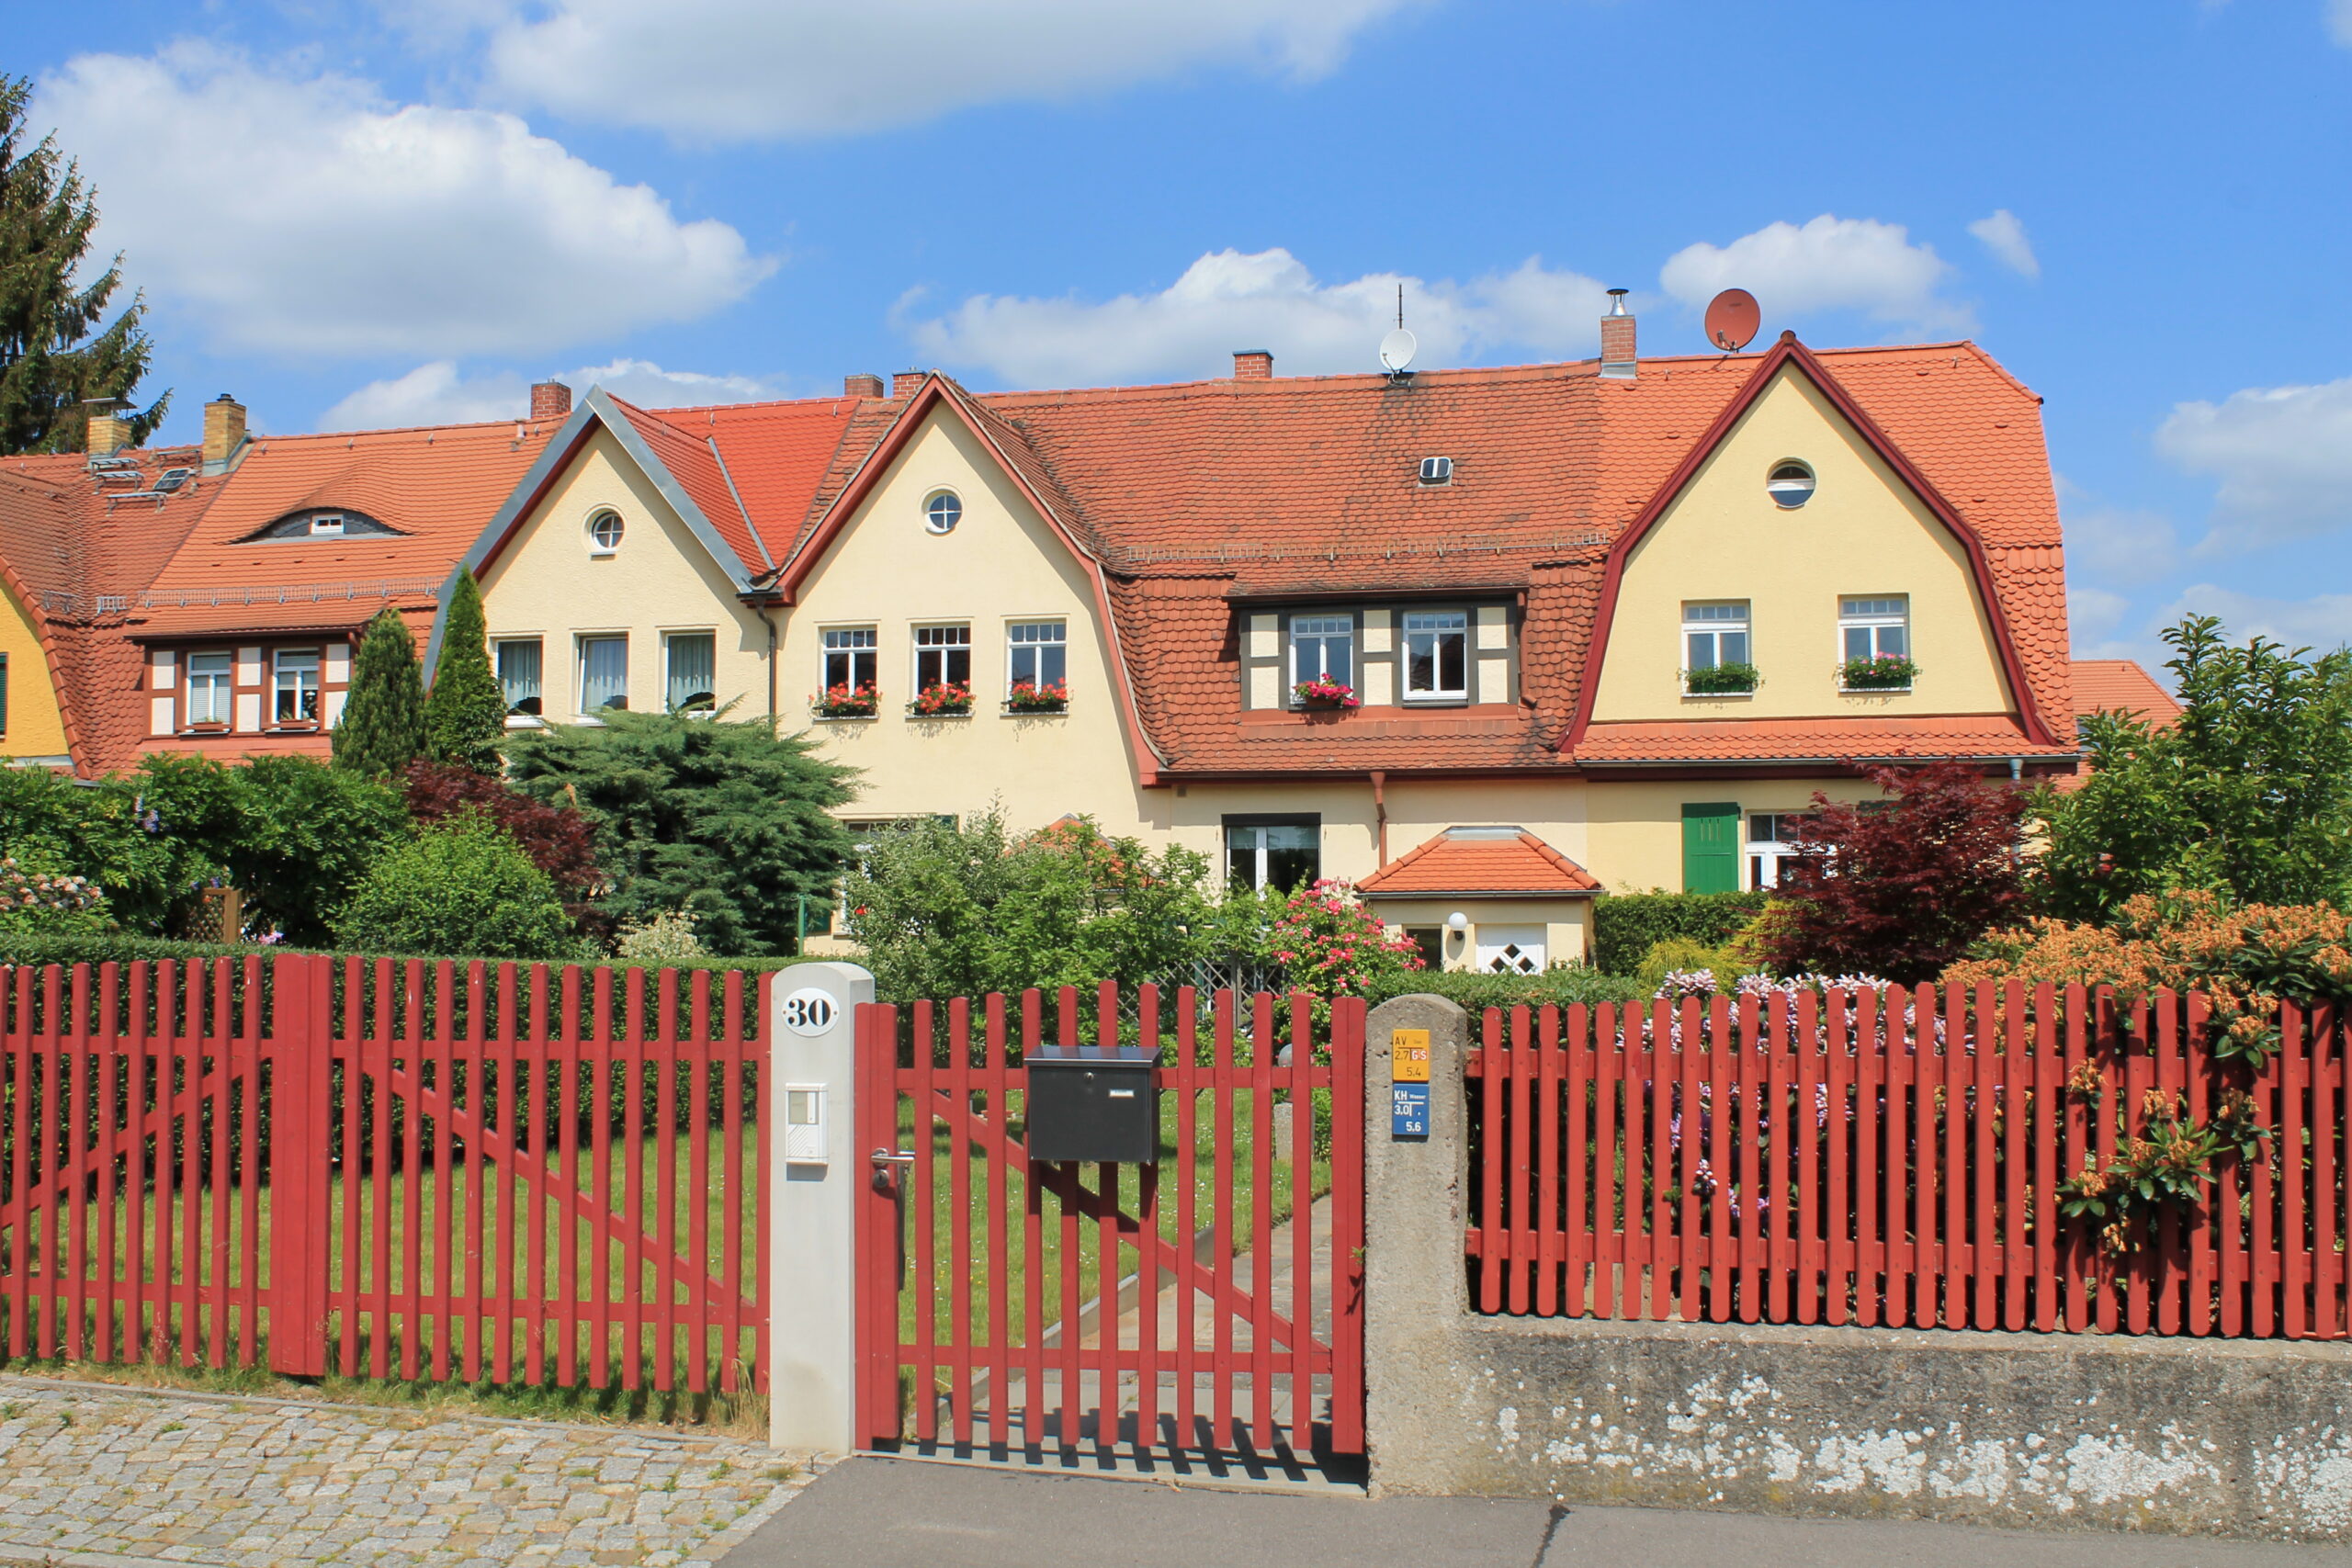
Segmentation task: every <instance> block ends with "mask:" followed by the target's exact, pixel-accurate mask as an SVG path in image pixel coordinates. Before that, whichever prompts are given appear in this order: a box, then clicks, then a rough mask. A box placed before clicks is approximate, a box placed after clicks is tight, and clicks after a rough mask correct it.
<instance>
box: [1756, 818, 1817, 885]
mask: <svg viewBox="0 0 2352 1568" xmlns="http://www.w3.org/2000/svg"><path fill="white" fill-rule="evenodd" d="M1810 815H1811V813H1810V812H1804V811H1750V812H1748V813H1747V814H1746V817H1745V818H1744V822H1745V826H1744V827H1743V828H1742V829H1741V830H1740V832H1741V839H1740V844H1741V849H1742V852H1744V853H1745V854H1746V855H1747V889H1748V891H1749V892H1751V893H1758V892H1762V891H1764V890H1766V889H1768V888H1772V887H1778V886H1780V885H1781V866H1782V864H1783V863H1786V862H1787V861H1790V860H1792V859H1793V858H1794V857H1795V855H1796V846H1795V845H1793V844H1792V843H1791V842H1789V840H1786V839H1784V838H1781V832H1782V830H1783V829H1786V828H1787V827H1788V825H1789V824H1790V823H1791V822H1792V821H1793V820H1795V819H1796V818H1799V817H1805V816H1810ZM1758 833H1763V834H1765V835H1766V836H1765V837H1762V838H1758V836H1757V835H1758Z"/></svg>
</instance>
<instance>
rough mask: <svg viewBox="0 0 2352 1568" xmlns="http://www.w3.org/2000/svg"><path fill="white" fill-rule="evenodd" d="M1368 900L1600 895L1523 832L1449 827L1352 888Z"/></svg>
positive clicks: (1584, 874)
mask: <svg viewBox="0 0 2352 1568" xmlns="http://www.w3.org/2000/svg"><path fill="white" fill-rule="evenodd" d="M1356 891H1357V892H1359V893H1361V894H1363V895H1364V896H1365V897H1374V898H1380V897H1387V898H1397V897H1407V896H1408V895H1428V896H1431V897H1437V896H1444V897H1472V896H1475V895H1479V894H1511V895H1515V896H1518V897H1539V898H1561V897H1580V896H1588V895H1590V894H1594V893H1598V892H1600V883H1599V882H1597V881H1595V880H1594V879H1593V875H1592V874H1591V873H1590V872H1589V871H1587V870H1585V868H1584V867H1582V866H1580V865H1578V864H1577V863H1576V862H1574V861H1572V860H1570V859H1569V858H1568V857H1567V856H1566V855H1564V854H1562V853H1561V852H1559V851H1557V850H1555V849H1554V848H1553V847H1552V846H1551V845H1549V844H1547V843H1545V842H1544V840H1541V839H1539V838H1537V837H1536V836H1535V835H1534V834H1532V833H1531V832H1529V831H1527V830H1526V829H1523V828H1449V829H1446V830H1445V831H1444V832H1442V833H1440V834H1439V835H1438V836H1437V837H1436V838H1434V839H1431V840H1430V841H1429V842H1428V843H1426V844H1423V845H1422V846H1421V847H1420V848H1419V849H1417V850H1415V851H1413V852H1412V853H1410V854H1408V855H1406V856H1405V857H1404V858H1403V859H1401V860H1394V861H1391V862H1389V863H1387V864H1386V865H1385V866H1382V867H1381V868H1380V869H1379V870H1378V871H1375V872H1374V873H1373V874H1371V875H1370V876H1367V877H1365V878H1364V879H1363V881H1361V882H1359V883H1357V884H1356Z"/></svg>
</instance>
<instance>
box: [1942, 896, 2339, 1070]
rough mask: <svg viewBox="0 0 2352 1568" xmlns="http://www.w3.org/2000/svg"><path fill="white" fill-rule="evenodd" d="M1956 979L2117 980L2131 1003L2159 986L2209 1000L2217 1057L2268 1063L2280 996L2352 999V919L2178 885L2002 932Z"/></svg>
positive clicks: (1954, 973)
mask: <svg viewBox="0 0 2352 1568" xmlns="http://www.w3.org/2000/svg"><path fill="white" fill-rule="evenodd" d="M1944 978H1945V979H1946V980H1947V981H1958V982H1960V983H1962V984H1963V985H1969V986H1973V985H1975V984H1977V983H1978V982H1980V981H1985V980H1992V981H2002V980H2022V981H2024V982H2026V983H2027V984H2028V985H2036V984H2039V983H2041V981H2044V980H2047V981H2049V982H2050V983H2052V985H2056V986H2065V985H2072V984H2081V985H2083V986H2085V987H2097V986H2112V987H2115V993H2116V996H2117V997H2118V998H2120V1000H2121V1001H2122V1002H2123V1003H2124V1004H2125V1005H2127V1006H2129V1005H2131V1004H2132V1003H2135V1002H2138V1001H2141V1000H2143V999H2144V998H2147V997H2149V996H2150V995H2151V994H2153V993H2154V991H2156V990H2157V989H2159V988H2160V987H2171V988H2172V989H2173V990H2176V991H2184V992H2185V991H2191V990H2196V991H2202V992H2204V993H2205V994H2206V995H2207V996H2208V997H2210V998H2212V1010H2211V1015H2210V1017H2211V1048H2212V1051H2213V1054H2214V1055H2216V1056H2218V1057H2220V1058H2221V1059H2222V1060H2223V1061H2239V1062H2244V1063H2245V1064H2246V1065H2247V1066H2251V1067H2253V1068H2254V1069H2255V1070H2256V1071H2260V1070H2261V1068H2262V1066H2263V1065H2264V1064H2265V1063H2267V1061H2268V1060H2269V1059H2270V1053H2271V1052H2273V1051H2275V1050H2277V1049H2278V1004H2279V1002H2280V1000H2281V999H2289V1000H2294V1001H2303V1002H2311V1001H2335V1002H2345V1001H2352V917H2347V916H2346V914H2345V913H2344V912H2343V911H2342V910H2340V909H2337V908H2335V907H2334V906H2332V905H2328V904H2289V905H2270V904H2249V905H2246V906H2245V907H2243V908H2231V907H2230V905H2229V903H2228V902H2227V901H2226V900H2225V899H2223V898H2222V897H2221V896H2220V895H2218V894H2213V893H2204V892H2191V891H2182V890H2176V891H2174V892H2171V893H2167V894H2165V895H2163V896H2161V897H2158V896H2155V895H2153V894H2145V893H2143V894H2141V895H2139V896H2138V897H2132V898H2127V899H2125V900H2124V902H2123V904H2122V905H2121V907H2120V908H2118V909H2117V911H2116V915H2115V919H2114V922H2113V923H2112V924H2111V925H2107V926H2093V925H2070V924H2068V923H2067V922H2066V921H2064V920H2054V919H2036V920H2033V921H2030V922H2029V923H2028V924H2026V925H2024V926H2021V927H2018V928H2014V929H2012V930H2007V931H1994V932H1992V933H1990V934H1989V935H1987V936H1986V937H1985V939H1984V940H1983V941H1982V942H1979V943H1977V945H1976V947H1975V949H1974V950H1973V953H1971V955H1970V957H1969V958H1968V959H1967V960H1966V961H1965V962H1963V963H1960V964H1953V965H1952V966H1951V968H1950V969H1947V970H1946V971H1944Z"/></svg>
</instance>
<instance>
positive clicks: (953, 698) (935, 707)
mask: <svg viewBox="0 0 2352 1568" xmlns="http://www.w3.org/2000/svg"><path fill="white" fill-rule="evenodd" d="M869 711H871V710H869ZM907 711H908V712H909V713H910V714H913V715H914V716H917V717H918V718H944V717H945V716H949V715H951V714H964V713H969V712H971V711H972V683H971V682H969V681H966V682H962V683H961V684H959V685H953V686H950V685H941V684H933V685H929V686H925V687H924V688H923V689H922V691H921V692H919V693H917V694H915V700H914V701H913V702H910V703H909V704H908V705H907Z"/></svg>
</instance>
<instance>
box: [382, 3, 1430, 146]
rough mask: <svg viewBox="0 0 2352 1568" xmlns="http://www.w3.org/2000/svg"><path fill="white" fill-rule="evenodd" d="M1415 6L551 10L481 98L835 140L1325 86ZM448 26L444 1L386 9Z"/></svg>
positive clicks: (707, 129) (507, 40)
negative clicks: (1040, 104) (1177, 77)
mask: <svg viewBox="0 0 2352 1568" xmlns="http://www.w3.org/2000/svg"><path fill="white" fill-rule="evenodd" d="M1412 3H1414V0H1182V3H1181V4H1170V3H1168V0H1150V3H1144V4H1138V3H1136V0H857V3H856V4H854V5H815V4H809V3H808V0H798V3H794V0H669V3H668V4H666V5H662V6H648V5H645V4H643V0H554V3H553V4H551V5H550V6H548V7H547V9H546V11H545V13H544V14H541V15H535V16H530V17H525V16H521V15H517V14H515V11H514V9H513V8H512V7H501V8H500V9H502V10H503V11H504V12H505V15H504V17H503V19H502V20H500V21H499V22H498V23H497V24H496V25H495V26H494V28H492V33H491V38H490V43H489V51H488V75H489V79H490V85H491V88H492V91H494V92H500V93H503V94H505V95H506V96H509V97H511V98H514V99H515V100H517V101H521V102H526V103H536V104H541V105H545V106H546V107H549V108H552V109H554V110H556V111H557V112H559V113H560V114H564V115H568V116H570V117H571V118H576V119H580V120H586V121H594V122H596V123H599V124H628V125H641V126H650V127H653V128H655V129H658V130H665V131H669V132H671V133H673V134H674V135H678V136H682V137H688V138H694V139H696V140H710V141H730V140H737V139H742V138H758V137H772V136H831V135H842V134H844V133H850V132H857V131H868V130H884V129H887V128H889V127H892V126H900V125H912V124H917V123H919V122H921V121H923V120H928V119H933V118H937V117H938V116H940V115H943V114H947V113H950V112H952V111H954V110H956V109H960V108H967V107H971V106H973V105H977V104H986V103H998V102H1004V101H1007V100H1021V101H1032V100H1038V99H1057V98H1067V97H1070V96H1076V95H1079V94H1082V93H1087V92H1093V91H1101V90H1103V89H1107V88H1113V87H1117V86H1121V85H1125V84H1128V83H1133V82H1141V81H1148V80H1152V79H1155V78H1161V77H1166V76H1170V75H1174V74H1176V73H1180V72H1182V71H1185V70H1187V69H1189V68H1192V67H1193V66H1196V65H1204V64H1207V65H1222V64H1238V65H1241V66H1244V67H1248V68H1254V69H1257V70H1261V71H1267V72H1272V73H1280V74H1285V75H1289V76H1292V77H1294V78H1312V77H1316V76H1319V75H1322V74H1323V73H1327V72H1329V71H1330V70H1331V69H1332V68H1333V67H1334V66H1336V65H1337V64H1338V63H1339V62H1340V60H1341V59H1342V58H1343V57H1344V55H1345V54H1346V52H1347V48H1348V44H1349V42H1350V40H1351V39H1352V38H1353V37H1354V35H1355V34H1356V33H1357V32H1358V31H1360V30H1361V29H1362V28H1363V27H1365V26H1366V25H1367V24H1368V23H1370V22H1372V21H1374V20H1375V19H1376V18H1378V17H1383V16H1385V15H1387V14H1388V13H1391V12H1394V11H1396V10H1398V9H1400V8H1402V7H1403V6H1406V5H1408V4H1412ZM391 5H392V8H393V9H394V10H395V11H396V12H399V11H402V10H409V9H423V10H424V11H425V12H426V13H427V14H428V15H430V14H434V13H445V12H446V10H447V0H391Z"/></svg>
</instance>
